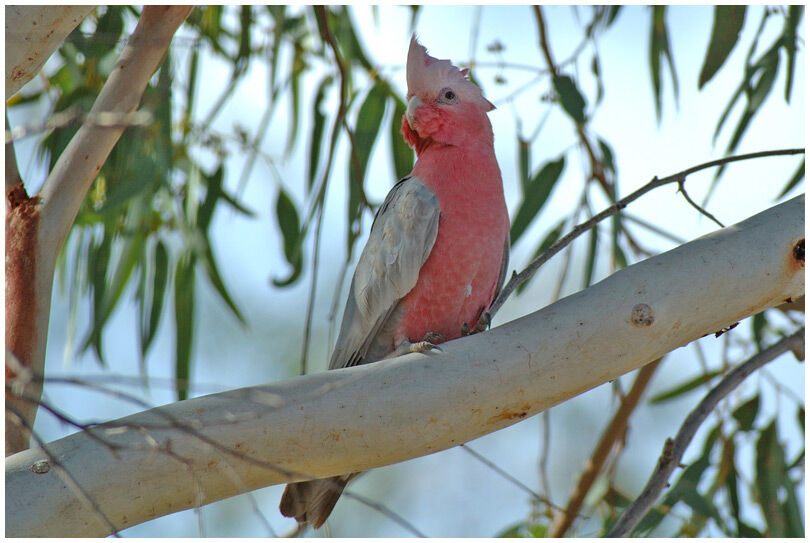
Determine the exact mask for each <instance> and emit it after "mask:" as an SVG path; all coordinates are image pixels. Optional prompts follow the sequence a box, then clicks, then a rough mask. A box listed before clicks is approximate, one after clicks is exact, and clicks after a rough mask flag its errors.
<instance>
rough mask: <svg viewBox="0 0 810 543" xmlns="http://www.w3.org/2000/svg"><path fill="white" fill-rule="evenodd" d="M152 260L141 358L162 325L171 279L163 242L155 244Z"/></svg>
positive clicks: (167, 256) (167, 254)
mask: <svg viewBox="0 0 810 543" xmlns="http://www.w3.org/2000/svg"><path fill="white" fill-rule="evenodd" d="M152 260H153V266H152V269H153V276H152V291H151V301H150V303H148V304H146V307H147V308H148V315H149V320H148V322H147V323H146V327H145V328H144V335H143V337H142V339H141V356H145V355H146V353H147V352H148V351H149V347H150V346H151V345H152V341H153V340H154V338H155V334H156V333H157V330H158V325H159V324H160V317H161V315H162V314H163V302H164V299H165V297H166V285H167V284H168V279H169V253H168V251H167V250H166V245H165V244H164V243H163V242H162V241H161V240H157V243H155V249H154V254H153V257H152Z"/></svg>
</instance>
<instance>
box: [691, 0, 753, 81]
mask: <svg viewBox="0 0 810 543" xmlns="http://www.w3.org/2000/svg"><path fill="white" fill-rule="evenodd" d="M744 22H745V6H715V7H714V22H713V23H712V37H711V39H710V40H709V48H708V49H707V50H706V57H705V58H704V59H703V67H702V68H701V69H700V76H699V77H698V89H702V88H703V85H705V84H706V83H708V82H709V81H710V80H711V79H712V77H714V75H715V74H716V73H717V70H719V69H720V67H721V66H722V65H723V63H724V62H725V61H726V59H727V58H728V55H729V54H730V53H731V51H732V50H733V49H734V46H735V45H736V44H737V40H738V39H739V37H740V31H741V30H742V27H743V23H744Z"/></svg>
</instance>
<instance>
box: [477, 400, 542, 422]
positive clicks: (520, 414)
mask: <svg viewBox="0 0 810 543" xmlns="http://www.w3.org/2000/svg"><path fill="white" fill-rule="evenodd" d="M531 408H532V406H531V405H530V404H528V403H524V404H523V405H521V406H518V407H506V408H504V409H503V411H501V412H500V413H498V414H497V415H494V416H492V417H489V419H487V424H492V423H494V422H499V421H502V420H514V419H522V418H524V417H525V416H526V415H528V414H529V410H530V409H531Z"/></svg>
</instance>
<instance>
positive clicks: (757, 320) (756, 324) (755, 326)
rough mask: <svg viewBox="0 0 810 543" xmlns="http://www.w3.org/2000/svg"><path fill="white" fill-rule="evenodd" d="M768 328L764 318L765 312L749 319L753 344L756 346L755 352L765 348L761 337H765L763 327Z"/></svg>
mask: <svg viewBox="0 0 810 543" xmlns="http://www.w3.org/2000/svg"><path fill="white" fill-rule="evenodd" d="M766 326H768V319H767V317H765V311H763V312H761V313H757V314H756V315H754V318H753V319H751V332H752V335H753V337H754V344H755V345H756V346H757V352H760V351H762V349H764V348H765V344H764V342H763V337H764V335H765V327H766Z"/></svg>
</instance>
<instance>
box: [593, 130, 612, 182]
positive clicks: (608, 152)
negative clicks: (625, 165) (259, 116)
mask: <svg viewBox="0 0 810 543" xmlns="http://www.w3.org/2000/svg"><path fill="white" fill-rule="evenodd" d="M596 141H597V143H598V144H599V151H600V153H601V155H602V163H603V164H604V165H605V168H607V169H608V170H609V171H610V172H611V173H612V174H613V175H616V158H615V156H614V154H613V149H611V148H610V145H608V142H606V141H605V140H603V139H602V138H596Z"/></svg>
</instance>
